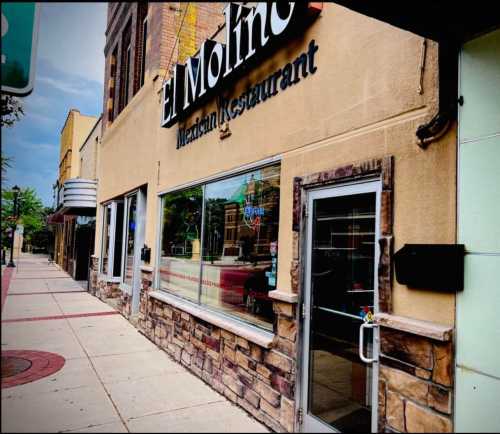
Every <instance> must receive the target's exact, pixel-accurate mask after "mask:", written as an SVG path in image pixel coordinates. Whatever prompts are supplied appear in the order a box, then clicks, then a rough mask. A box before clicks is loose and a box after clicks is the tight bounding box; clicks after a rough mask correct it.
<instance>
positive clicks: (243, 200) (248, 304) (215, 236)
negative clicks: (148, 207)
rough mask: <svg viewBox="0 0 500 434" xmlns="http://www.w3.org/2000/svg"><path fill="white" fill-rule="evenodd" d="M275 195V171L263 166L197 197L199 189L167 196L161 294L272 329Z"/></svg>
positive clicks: (277, 172)
mask: <svg viewBox="0 0 500 434" xmlns="http://www.w3.org/2000/svg"><path fill="white" fill-rule="evenodd" d="M279 188H280V167H279V166H270V167H265V168H262V169H259V170H255V171H253V172H250V173H245V174H242V175H238V176H235V177H232V178H227V179H224V180H222V181H218V182H214V183H211V184H207V185H206V186H205V194H204V195H203V189H202V187H201V186H199V187H196V188H191V189H187V190H183V191H179V192H174V193H168V194H166V195H165V196H164V198H163V231H162V243H161V259H160V267H159V272H160V287H161V288H162V289H164V290H166V291H169V292H171V293H174V294H176V295H179V296H182V297H187V298H189V299H191V300H195V301H198V300H201V303H202V304H204V305H208V306H211V307H213V308H216V309H218V310H222V311H224V312H226V313H229V314H231V315H234V316H237V317H238V318H240V319H242V320H244V321H247V322H250V323H252V324H255V325H258V326H260V327H264V328H267V329H271V328H272V317H273V313H272V302H271V300H270V298H269V296H268V293H269V291H271V290H273V289H275V287H276V278H277V260H278V258H277V246H278V221H279ZM202 212H203V213H204V214H203V215H202ZM202 221H203V225H204V227H203V239H201V233H202V228H201V226H202ZM200 252H202V253H203V257H202V259H203V261H202V264H201V265H202V266H201V280H200V262H199V261H200Z"/></svg>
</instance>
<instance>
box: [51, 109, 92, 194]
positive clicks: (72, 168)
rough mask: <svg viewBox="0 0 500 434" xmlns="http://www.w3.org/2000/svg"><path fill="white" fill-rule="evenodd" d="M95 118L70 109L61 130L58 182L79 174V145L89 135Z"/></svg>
mask: <svg viewBox="0 0 500 434" xmlns="http://www.w3.org/2000/svg"><path fill="white" fill-rule="evenodd" d="M96 121H97V118H96V117H95V116H86V115H82V114H81V113H80V112H79V111H78V110H75V109H71V110H70V111H69V113H68V116H67V118H66V122H65V123H64V126H63V128H62V130H61V145H60V150H59V184H60V185H62V184H63V183H64V182H65V181H66V180H68V179H70V178H76V177H78V176H79V174H80V152H79V150H80V146H81V145H82V144H83V142H84V140H85V139H86V138H87V136H88V135H89V133H90V131H91V130H92V127H93V126H94V125H95V123H96Z"/></svg>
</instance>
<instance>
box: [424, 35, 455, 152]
mask: <svg viewBox="0 0 500 434" xmlns="http://www.w3.org/2000/svg"><path fill="white" fill-rule="evenodd" d="M458 47H459V45H458V43H455V42H453V41H439V45H438V57H439V60H438V62H439V63H438V67H439V102H438V110H437V113H436V114H435V115H434V117H433V118H432V119H431V120H430V121H429V122H428V123H426V124H423V125H420V126H419V127H418V128H417V131H416V132H415V134H416V136H417V137H418V139H419V143H418V146H420V147H421V148H422V149H426V148H427V147H428V146H429V145H430V144H431V143H432V142H434V141H436V140H439V139H440V138H441V137H443V136H444V135H445V134H446V133H447V132H448V130H449V128H450V126H451V125H452V124H453V121H455V120H456V119H457V108H458V106H457V103H460V104H462V103H463V101H462V98H460V100H458V98H457V96H458V52H459V50H458Z"/></svg>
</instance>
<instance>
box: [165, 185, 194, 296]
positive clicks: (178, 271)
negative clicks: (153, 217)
mask: <svg viewBox="0 0 500 434" xmlns="http://www.w3.org/2000/svg"><path fill="white" fill-rule="evenodd" d="M202 205H203V191H202V188H201V187H195V188H190V189H188V190H182V191H179V192H175V193H169V194H167V195H165V196H164V198H163V238H162V244H161V260H160V285H161V288H162V289H165V290H167V291H169V292H172V293H173V294H176V295H179V296H181V297H186V298H189V299H191V300H196V301H198V289H199V279H200V251H201V213H202Z"/></svg>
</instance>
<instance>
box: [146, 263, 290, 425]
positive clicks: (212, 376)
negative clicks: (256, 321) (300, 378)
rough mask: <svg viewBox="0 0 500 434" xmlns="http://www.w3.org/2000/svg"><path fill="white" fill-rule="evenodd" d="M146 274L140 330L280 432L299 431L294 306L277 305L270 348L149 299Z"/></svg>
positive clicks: (195, 372) (149, 275)
mask: <svg viewBox="0 0 500 434" xmlns="http://www.w3.org/2000/svg"><path fill="white" fill-rule="evenodd" d="M152 276H153V274H152V273H151V272H145V271H143V272H142V290H141V301H140V313H139V328H140V329H141V330H142V332H143V333H144V334H145V335H146V336H148V337H149V338H150V339H151V340H152V341H153V342H155V343H156V344H157V345H158V346H160V347H161V348H162V349H164V350H165V351H166V352H167V353H168V354H170V355H171V356H172V357H173V358H174V359H175V360H176V361H178V362H180V363H181V364H182V365H184V366H185V367H186V368H187V369H189V370H190V371H191V372H193V373H194V374H195V375H197V376H198V377H200V378H201V379H203V381H205V382H206V383H208V384H209V385H210V386H211V387H213V388H214V389H215V390H217V391H218V392H219V393H221V394H223V395H224V396H226V397H227V398H228V399H229V400H231V401H232V402H234V403H235V404H238V405H239V406H241V407H243V408H244V409H245V410H246V411H247V412H248V413H250V414H251V415H252V416H254V417H255V418H256V419H257V420H259V421H260V422H262V423H264V424H265V425H267V426H268V427H270V428H271V429H273V430H274V431H277V432H285V431H288V432H292V431H294V428H295V426H294V421H295V402H294V396H295V374H296V361H295V354H296V341H297V326H296V319H295V318H296V315H295V305H294V304H288V303H283V302H275V303H274V305H273V308H274V312H275V324H274V331H275V333H276V338H275V340H274V342H273V348H271V349H266V348H263V347H260V346H259V345H256V344H254V343H252V342H249V341H248V340H246V339H243V338H241V337H239V336H237V335H235V334H233V333H230V332H228V331H226V330H224V329H221V328H219V327H216V326H214V325H212V324H210V323H208V322H206V321H203V320H201V319H199V318H196V317H194V316H192V315H190V314H188V313H186V312H183V311H182V310H180V309H177V308H175V307H173V306H170V305H168V304H167V303H165V302H162V301H159V300H156V299H154V298H152V297H150V296H149V295H148V293H149V292H150V290H151V285H152Z"/></svg>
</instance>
